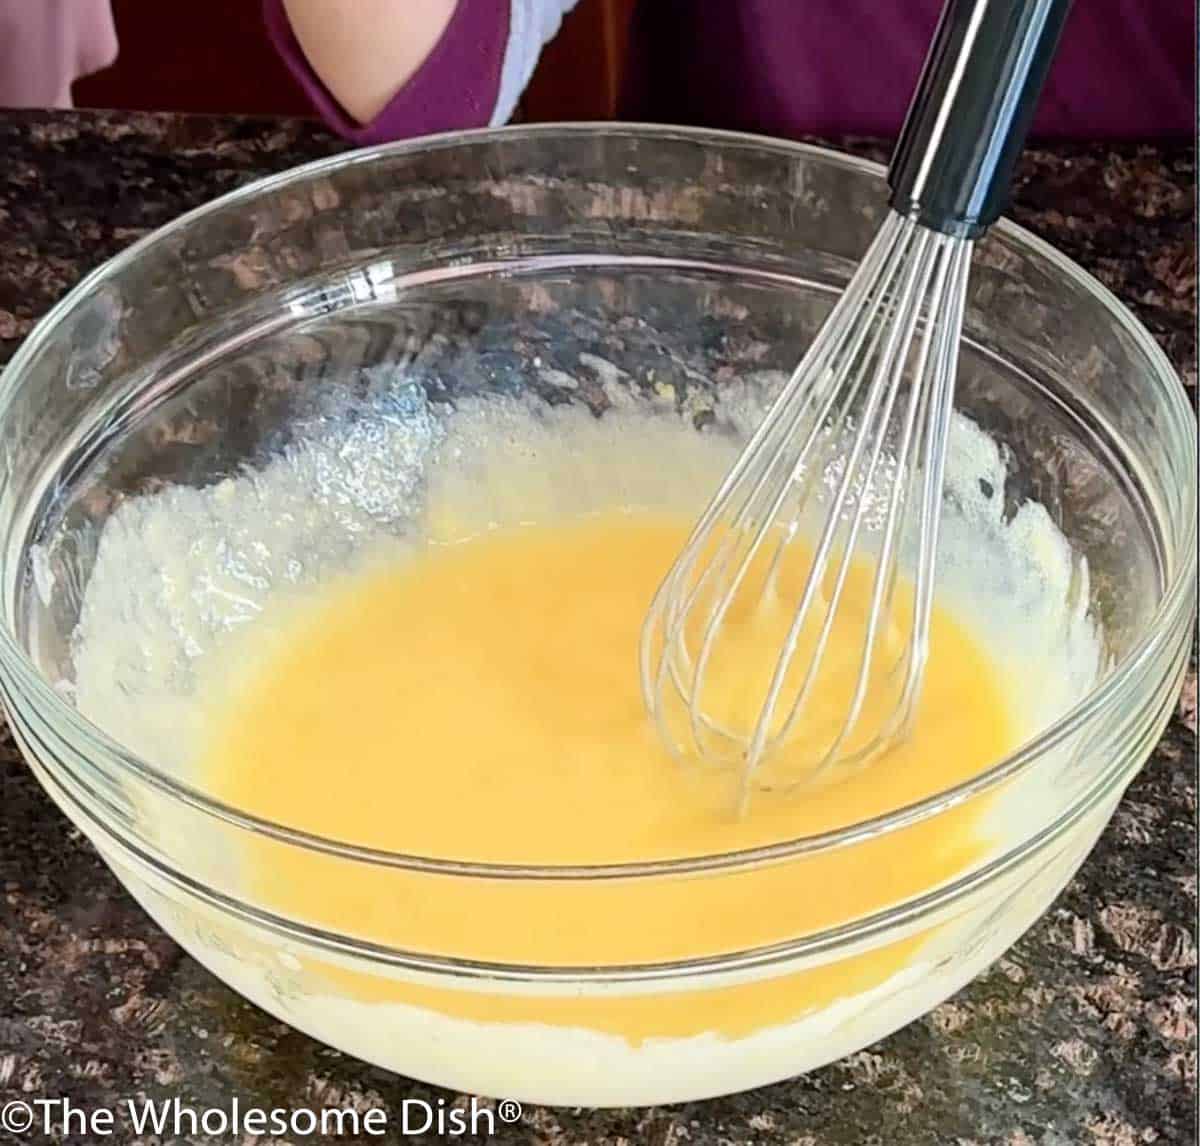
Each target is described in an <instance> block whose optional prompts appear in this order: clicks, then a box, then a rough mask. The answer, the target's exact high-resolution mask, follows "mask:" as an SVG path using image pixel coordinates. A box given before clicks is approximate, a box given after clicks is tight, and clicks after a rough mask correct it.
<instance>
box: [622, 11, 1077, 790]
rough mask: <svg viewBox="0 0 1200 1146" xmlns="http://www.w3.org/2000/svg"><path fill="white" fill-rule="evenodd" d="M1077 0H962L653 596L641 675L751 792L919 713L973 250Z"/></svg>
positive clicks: (663, 711)
mask: <svg viewBox="0 0 1200 1146" xmlns="http://www.w3.org/2000/svg"><path fill="white" fill-rule="evenodd" d="M1069 6H1070V0H949V3H948V4H947V6H946V8H945V10H944V11H943V13H942V17H941V21H940V23H939V25H938V30H937V34H936V36H935V38H934V42H933V45H932V47H931V49H930V53H929V57H928V59H927V60H926V63H925V68H924V71H923V73H922V76H921V80H920V82H919V84H918V87H917V92H916V95H915V96H914V99H913V103H912V106H911V107H910V109H909V113H908V117H907V119H906V121H905V125H904V130H903V132H902V134H901V137H900V141H899V143H898V145H897V148H896V151H895V154H894V155H893V159H892V164H891V168H890V170H889V175H888V183H889V187H890V189H891V196H890V200H889V206H890V210H889V212H888V214H887V217H886V219H885V221H884V223H883V225H882V226H881V228H880V230H879V232H878V234H877V235H876V237H875V239H874V241H873V242H872V244H871V246H870V248H869V250H868V251H867V253H866V255H865V257H864V258H863V261H862V263H861V264H860V266H859V268H858V270H857V271H856V273H855V275H854V277H853V278H852V279H851V280H850V283H849V285H848V286H847V287H846V289H845V291H844V293H843V294H842V296H841V298H840V299H839V301H838V303H837V304H836V306H835V307H834V309H833V311H832V313H831V314H830V316H829V318H828V319H827V320H826V322H825V324H824V325H823V327H822V329H821V330H820V332H819V333H818V335H817V337H816V339H815V340H814V341H813V343H812V344H811V346H810V347H809V349H808V351H807V353H806V354H805V356H804V359H803V361H802V362H801V363H800V365H799V366H798V367H797V368H796V371H795V372H794V374H793V375H792V377H791V379H790V380H789V381H788V383H787V384H786V385H785V387H784V388H783V391H782V392H781V393H780V394H779V396H778V398H777V399H776V400H775V401H774V403H773V404H772V406H771V409H770V411H769V412H768V414H767V416H766V418H765V419H764V420H763V422H762V424H761V425H760V426H759V428H758V430H757V432H756V433H755V434H754V436H753V438H752V439H751V441H750V442H749V444H748V445H747V446H746V448H745V450H744V451H743V452H742V454H741V456H740V458H739V459H738V461H737V462H736V463H735V465H734V467H733V469H732V470H731V471H730V473H729V475H728V476H727V477H726V479H725V481H724V482H723V484H722V485H721V487H720V489H719V490H718V491H717V494H716V496H715V497H714V498H713V500H712V502H711V503H710V504H709V506H708V508H707V509H706V510H705V512H704V513H703V515H702V516H701V518H700V520H699V522H698V523H697V525H696V527H695V529H694V530H693V532H692V534H691V536H690V538H689V540H688V541H687V543H686V545H685V546H684V548H683V550H682V551H681V552H680V554H679V556H678V558H677V559H676V562H675V564H674V565H673V566H672V568H671V570H670V572H669V573H668V575H667V577H666V579H665V580H664V581H663V583H662V585H661V587H660V588H659V590H658V593H657V594H656V596H655V598H654V601H653V603H652V605H651V607H650V610H649V613H648V614H647V617H646V621H645V625H644V627H643V631H642V639H641V649H640V666H641V680H642V689H643V693H644V695H645V699H646V703H647V706H648V708H649V710H650V712H651V714H652V715H653V716H654V718H655V720H656V721H657V723H658V727H659V729H660V732H661V733H662V736H663V738H664V740H665V741H666V743H667V744H668V745H669V746H670V747H671V748H672V750H673V751H675V752H676V753H677V754H678V755H681V756H685V757H700V758H702V759H705V760H709V761H717V762H722V763H734V764H736V765H737V766H738V767H739V768H740V770H741V777H742V787H741V791H742V801H743V803H744V802H745V800H746V799H748V796H749V792H750V791H751V785H752V783H754V782H755V781H756V778H757V780H758V782H760V783H761V782H763V778H762V775H761V770H762V769H763V767H764V765H765V764H766V763H767V762H768V761H771V762H772V763H774V759H775V758H776V757H777V756H779V757H782V755H783V754H780V753H779V749H780V748H781V747H782V746H784V745H785V744H787V745H788V746H789V747H788V752H787V753H786V756H787V757H788V764H787V767H786V768H785V769H784V771H783V777H782V779H779V780H777V781H775V782H774V784H773V785H772V786H786V785H790V784H794V783H806V782H813V781H815V780H818V779H819V778H821V777H822V776H824V775H826V774H828V773H831V772H832V770H835V769H841V768H842V766H846V765H853V764H856V763H861V762H865V761H866V760H868V759H870V758H872V757H874V756H876V755H877V754H878V753H880V752H882V751H884V750H885V749H887V748H888V747H890V746H891V745H893V744H895V743H896V742H897V741H898V740H899V739H901V738H902V737H903V736H904V735H905V733H906V731H907V729H908V728H909V726H910V723H911V720H912V717H913V714H914V711H915V708H916V704H917V701H918V699H919V697H920V693H921V688H922V681H923V676H924V670H925V662H926V658H927V654H928V647H929V630H930V619H931V613H932V608H933V590H934V572H935V558H936V552H937V544H938V526H939V520H940V517H941V503H942V485H943V475H944V467H945V457H946V448H947V439H948V435H949V430H950V422H951V415H952V411H953V399H954V384H955V375H956V372H957V362H958V346H959V339H960V336H961V330H962V322H963V309H964V304H965V298H966V289H967V279H968V274H969V269H970V262H971V252H972V248H973V244H974V241H975V239H977V238H978V237H979V236H980V235H982V234H983V233H984V231H985V230H986V229H987V227H988V226H989V225H990V224H991V223H993V222H994V221H995V219H996V218H997V217H998V216H999V214H1000V211H1001V208H1002V205H1003V202H1004V200H1005V198H1006V196H1007V193H1008V187H1009V183H1010V181H1011V178H1012V173H1013V168H1014V166H1015V164H1016V160H1017V157H1018V155H1019V153H1020V149H1021V146H1022V143H1023V140H1024V136H1025V133H1026V131H1027V130H1028V126H1029V123H1030V120H1031V118H1032V114H1033V108H1034V105H1035V103H1036V100H1037V96H1038V93H1039V92H1040V90H1041V86H1042V83H1043V81H1044V79H1045V76H1046V73H1047V71H1048V69H1049V64H1050V60H1051V57H1052V55H1053V52H1054V48H1055V46H1056V44H1057V41H1058V37H1059V33H1060V32H1061V29H1062V25H1063V22H1064V20H1065V18H1066V15H1067V11H1068V9H1069ZM902 572H903V575H902ZM851 584H853V585H855V586H856V587H859V588H861V591H860V592H858V594H857V596H858V598H859V601H858V604H857V605H856V607H855V608H854V609H850V608H849V607H848V605H847V602H848V600H849V597H850V594H849V593H848V592H847V587H848V585H851ZM864 600H865V601H866V605H865V608H864V606H863V604H862V602H863V601H864ZM760 622H761V623H760ZM756 625H757V626H758V627H757V628H755V626H756ZM835 633H837V634H838V639H836V640H831V638H832V637H833V635H834V634H835ZM772 640H773V641H774V643H773V644H772V643H771V641H772ZM764 642H766V643H767V644H768V645H769V646H770V647H769V648H767V649H765V650H764V649H763V648H762V645H763V644H764ZM835 647H836V648H837V649H839V650H841V651H840V652H839V653H838V655H837V656H834V655H833V649H834V648H835ZM847 647H850V648H851V649H852V651H853V655H851V656H850V659H849V660H847V659H846V652H845V650H846V648H847ZM731 650H733V651H737V652H740V653H741V655H740V656H738V657H734V656H733V653H732V651H731ZM764 652H765V653H766V654H767V655H766V659H765V660H764V661H762V664H761V665H756V664H755V663H753V660H751V661H747V659H746V657H747V655H750V656H751V658H753V656H754V655H759V656H762V655H763V654H764ZM839 658H840V659H839ZM829 681H835V682H836V687H834V688H833V689H832V692H831V690H830V688H829V687H827V686H828V684H829ZM818 692H821V693H823V694H824V697H825V699H824V701H823V703H824V705H825V709H826V710H825V711H824V712H822V713H820V714H814V713H813V712H812V711H810V710H811V708H812V702H813V699H814V695H815V694H816V693H818ZM831 695H832V697H833V699H832V701H831V700H830V696H831ZM831 705H832V707H830V706H831ZM793 745H794V747H793Z"/></svg>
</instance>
